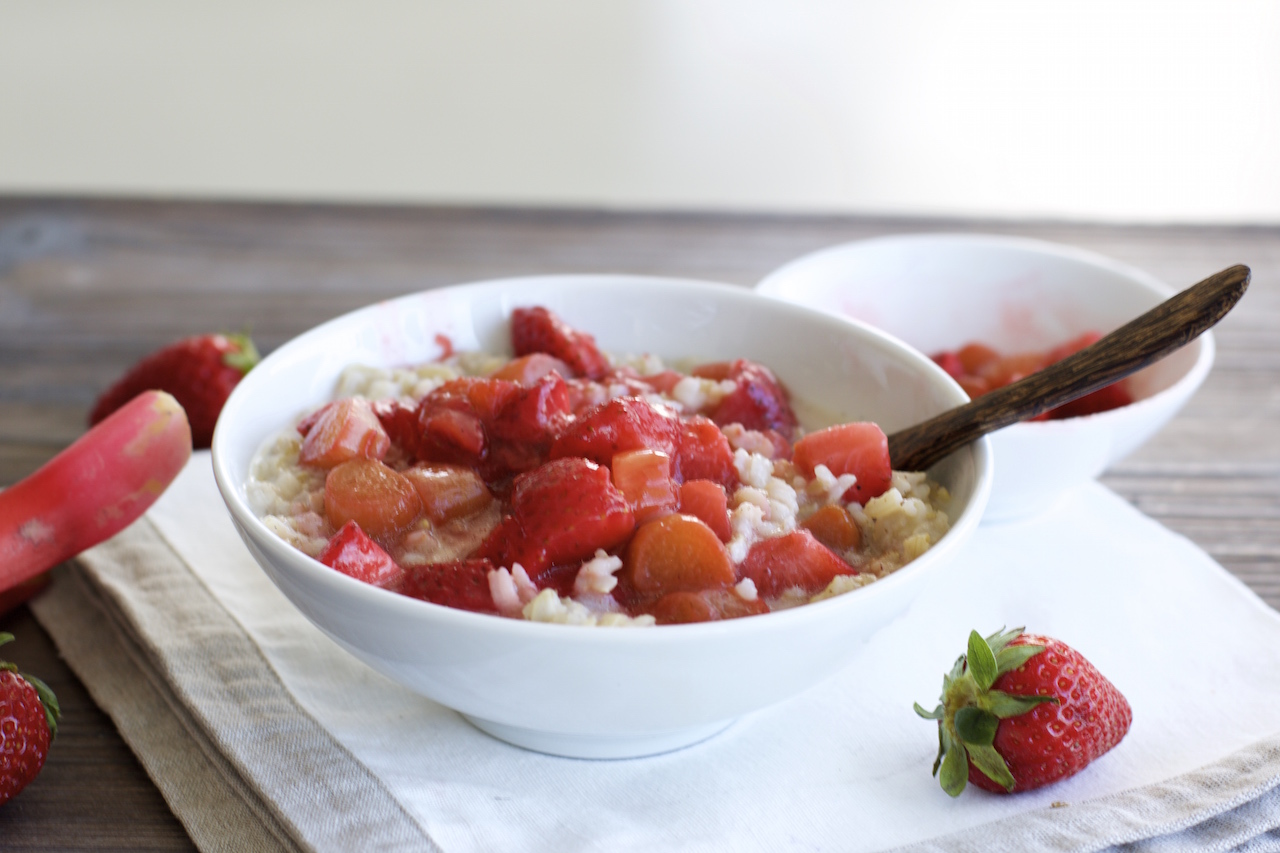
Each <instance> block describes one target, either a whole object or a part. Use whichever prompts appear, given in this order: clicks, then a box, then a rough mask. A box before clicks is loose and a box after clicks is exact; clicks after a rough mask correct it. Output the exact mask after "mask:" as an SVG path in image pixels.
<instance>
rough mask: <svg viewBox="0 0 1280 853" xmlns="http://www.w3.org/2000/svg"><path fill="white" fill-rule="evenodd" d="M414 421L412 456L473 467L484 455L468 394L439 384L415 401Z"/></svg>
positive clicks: (482, 438) (480, 429)
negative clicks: (416, 406)
mask: <svg viewBox="0 0 1280 853" xmlns="http://www.w3.org/2000/svg"><path fill="white" fill-rule="evenodd" d="M448 384H451V383H446V385H448ZM468 390H470V389H468ZM486 399H487V398H486ZM414 420H415V422H416V423H415V429H414V439H413V455H414V458H416V459H419V460H422V461H424V462H447V463H456V464H459V465H467V466H474V465H475V464H476V463H477V462H478V461H479V460H480V458H481V457H482V456H483V455H484V452H485V446H486V439H485V432H484V425H483V423H482V422H481V419H480V415H479V414H477V412H476V409H475V407H474V406H473V405H472V403H471V400H470V399H469V397H468V395H467V394H465V393H456V392H455V391H454V390H452V389H446V386H441V387H440V388H437V389H436V390H435V391H432V392H431V393H430V394H428V395H427V396H425V397H423V398H422V399H421V400H419V401H418V408H417V409H416V410H415V411H414ZM406 449H408V448H406Z"/></svg>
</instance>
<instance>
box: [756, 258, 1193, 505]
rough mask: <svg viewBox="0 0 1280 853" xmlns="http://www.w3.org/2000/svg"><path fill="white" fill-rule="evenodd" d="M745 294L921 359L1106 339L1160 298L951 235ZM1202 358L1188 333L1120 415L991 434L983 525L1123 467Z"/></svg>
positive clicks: (1121, 271) (1129, 282) (821, 264)
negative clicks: (869, 329) (848, 327)
mask: <svg viewBox="0 0 1280 853" xmlns="http://www.w3.org/2000/svg"><path fill="white" fill-rule="evenodd" d="M1193 283H1194V282H1185V283H1183V286H1190V285H1191V284H1193ZM757 290H758V291H759V292H760V293H763V294H765V295H768V296H771V297H775V298H779V299H783V300H786V301H789V302H793V303H797V304H801V305H807V306H810V307H814V308H819V309H822V310H825V311H829V312H831V313H833V314H836V315H839V316H843V317H849V318H853V319H858V320H862V321H863V322H866V323H868V324H870V325H872V326H875V327H877V328H880V329H883V330H884V331H887V332H889V333H890V334H892V335H894V336H896V337H898V338H901V339H902V340H903V341H905V342H906V343H908V344H910V345H911V346H913V347H915V348H916V349H919V350H921V351H922V352H924V353H926V354H933V353H935V352H938V351H940V350H948V349H951V350H954V349H957V348H959V347H960V346H963V345H964V344H966V343H969V342H970V341H981V342H983V343H986V344H989V345H991V346H993V347H995V348H996V349H997V350H1000V351H1001V352H1027V351H1036V350H1047V349H1049V348H1050V347H1053V346H1056V345H1057V344H1060V343H1063V342H1064V341H1067V340H1070V339H1071V338H1074V337H1076V336H1077V335H1079V334H1081V333H1083V332H1087V331H1098V332H1103V333H1106V332H1109V331H1111V330H1113V329H1115V328H1117V327H1119V326H1121V325H1123V324H1124V323H1126V322H1128V321H1129V320H1132V319H1133V318H1134V317H1137V316H1138V315H1139V314H1141V313H1142V312H1144V311H1146V310H1147V309H1148V308H1151V307H1153V306H1155V305H1157V304H1158V303H1160V302H1161V301H1163V300H1164V299H1166V298H1168V297H1169V296H1172V295H1173V293H1174V291H1173V290H1172V289H1170V288H1169V287H1168V286H1167V285H1165V284H1164V283H1162V282H1161V281H1159V280H1157V279H1155V278H1154V277H1152V276H1151V275H1149V274H1147V273H1145V272H1143V271H1142V270H1139V269H1135V268H1134V267H1131V266H1127V265H1125V264H1121V263H1119V262H1117V261H1114V260H1111V259H1109V258H1106V257H1103V256H1101V255H1097V254H1093V253H1091V252H1086V251H1082V250H1080V249H1075V248H1071V247H1068V246H1060V245H1056V244H1053V243H1045V242H1042V241H1038V240H1027V239H1020V238H1014V237H999V236H986V235H959V234H925V235H911V236H896V237H884V238H880V239H874V240H865V241H861V242H856V243H847V244H844V245H841V246H835V247H833V248H830V249H825V250H823V251H819V252H815V253H813V254H811V255H806V256H805V257H802V258H800V259H798V260H796V261H793V262H791V263H789V264H787V265H785V266H783V267H781V268H780V269H778V270H776V271H775V272H773V273H771V274H769V275H768V276H767V277H766V278H765V279H764V280H763V281H761V282H760V283H759V285H757ZM1213 353H1214V345H1213V337H1212V336H1211V335H1209V334H1205V335H1202V336H1201V337H1200V338H1199V339H1198V340H1196V341H1194V342H1193V343H1192V344H1190V345H1189V346H1187V347H1184V348H1183V349H1181V350H1179V351H1178V352H1176V353H1173V354H1172V355H1170V356H1168V357H1167V358H1165V359H1163V360H1162V361H1160V362H1158V363H1157V364H1154V365H1152V366H1150V367H1149V368H1147V369H1146V370H1144V371H1142V372H1140V373H1138V374H1136V375H1135V376H1133V377H1131V378H1130V379H1129V382H1130V391H1131V392H1132V393H1133V396H1134V398H1135V402H1134V403H1133V404H1131V405H1128V406H1124V407H1121V408H1119V409H1113V410H1111V411H1108V412H1101V413H1099V414H1096V415H1089V416H1086V417H1079V418H1071V419H1067V420H1054V421H1037V422H1033V423H1021V424H1015V425H1013V426H1011V427H1008V428H1006V429H1004V430H1001V431H1000V432H997V433H995V434H994V435H993V436H992V447H993V449H994V451H995V458H996V463H995V464H996V477H995V482H994V484H993V486H992V491H991V500H990V502H989V503H988V505H987V514H986V520H988V521H1008V520H1014V519H1019V518H1025V517H1028V516H1032V515H1036V514H1039V513H1041V512H1044V511H1045V510H1047V509H1049V508H1050V507H1052V506H1053V505H1054V504H1055V503H1056V502H1057V501H1058V500H1059V499H1061V497H1062V496H1063V495H1065V494H1066V493H1067V492H1069V491H1070V490H1071V489H1072V488H1074V487H1077V486H1079V485H1080V484H1083V483H1085V482H1087V481H1089V480H1091V479H1093V478H1095V477H1097V476H1098V475H1099V474H1101V473H1102V472H1103V471H1104V470H1105V469H1106V468H1107V467H1108V466H1110V465H1112V464H1113V463H1115V462H1117V461H1119V460H1120V459H1122V458H1123V457H1125V456H1127V455H1128V454H1129V453H1131V452H1132V451H1133V450H1134V449H1135V448H1137V447H1138V446H1139V445H1140V444H1142V443H1143V442H1144V441H1146V440H1147V439H1148V438H1150V437H1151V436H1152V435H1154V434H1155V433H1156V432H1157V431H1158V430H1159V429H1160V428H1161V427H1163V426H1164V425H1165V423H1167V422H1168V421H1169V419H1170V418H1172V417H1173V415H1174V413H1175V412H1177V411H1178V409H1179V408H1181V407H1182V405H1183V404H1184V403H1186V401H1187V399H1188V398H1189V397H1190V396H1191V394H1192V393H1193V392H1194V391H1195V390H1196V388H1198V387H1199V386H1200V383H1201V382H1203V381H1204V378H1205V376H1206V375H1207V374H1208V372H1209V367H1210V365H1211V364H1212V363H1213Z"/></svg>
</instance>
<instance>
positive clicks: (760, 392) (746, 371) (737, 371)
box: [695, 359, 798, 441]
mask: <svg viewBox="0 0 1280 853" xmlns="http://www.w3.org/2000/svg"><path fill="white" fill-rule="evenodd" d="M709 368H710V366H704V367H703V368H702V369H703V370H704V372H705V371H707V370H709ZM695 374H696V375H704V374H703V373H698V372H697V371H696V370H695ZM707 378H717V377H716V376H715V375H714V372H713V373H712V374H711V375H707ZM724 378H726V379H732V380H733V381H734V382H736V383H737V384H738V387H737V388H736V389H735V390H734V391H733V393H731V394H729V395H728V396H727V397H725V398H724V399H723V400H721V401H720V404H719V405H718V406H716V408H715V410H714V411H712V413H711V420H713V421H715V422H716V423H717V424H719V425H720V426H726V425H728V424H734V423H737V424H742V425H743V426H744V427H746V428H747V429H757V430H760V431H761V432H763V431H765V430H769V429H772V430H777V431H778V432H779V433H781V434H782V436H783V437H784V438H786V439H787V440H788V441H790V440H791V439H792V438H793V437H794V436H795V431H796V426H797V425H798V421H797V420H796V414H795V412H794V411H792V409H791V401H790V398H789V397H788V395H787V391H786V389H785V388H783V387H782V383H781V382H779V381H778V378H777V377H776V376H774V375H773V371H771V370H769V368H767V367H765V366H764V365H762V364H756V363H755V362H754V361H748V360H747V359H738V360H737V361H734V362H731V363H730V364H729V368H728V371H727V374H726V375H725V377H724Z"/></svg>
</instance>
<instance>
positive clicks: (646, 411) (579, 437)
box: [551, 397, 681, 465]
mask: <svg viewBox="0 0 1280 853" xmlns="http://www.w3.org/2000/svg"><path fill="white" fill-rule="evenodd" d="M680 428H681V427H680V421H678V420H676V418H675V416H674V415H672V414H671V413H670V412H669V411H667V410H666V409H662V408H658V407H656V406H654V405H653V404H651V403H650V402H649V401H648V400H645V399H642V398H640V397H617V398H615V399H613V400H609V401H608V402H606V403H603V404H601V405H599V406H597V407H596V408H594V409H592V410H590V411H589V412H587V413H586V414H585V415H583V416H582V417H581V418H579V419H578V420H577V421H575V422H573V423H572V424H570V425H569V427H568V429H566V430H565V431H564V432H563V433H562V434H561V435H560V437H559V438H557V439H556V440H555V441H554V442H553V443H552V445H551V458H552V459H560V458H562V457H573V456H578V457H582V458H584V459H590V460H591V461H593V462H596V463H599V464H600V465H608V464H610V463H611V462H612V461H613V455H614V454H615V453H621V452H623V451H627V450H660V451H662V452H663V453H666V454H667V455H668V456H671V455H674V454H673V451H674V449H675V446H676V441H677V437H678V435H679V432H680Z"/></svg>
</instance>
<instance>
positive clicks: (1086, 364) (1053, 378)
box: [889, 264, 1249, 471]
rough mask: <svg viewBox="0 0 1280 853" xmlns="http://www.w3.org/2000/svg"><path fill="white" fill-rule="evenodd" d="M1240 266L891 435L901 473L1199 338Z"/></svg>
mask: <svg viewBox="0 0 1280 853" xmlns="http://www.w3.org/2000/svg"><path fill="white" fill-rule="evenodd" d="M1248 286H1249V268H1248V267H1246V266H1243V265H1240V264H1237V265H1235V266H1233V267H1229V268H1227V269H1225V270H1223V271H1222V272H1219V273H1215V274H1213V275H1211V276H1209V277H1208V278H1206V279H1205V280H1204V281H1202V282H1200V283H1199V284H1195V285H1192V286H1191V287H1189V288H1187V289H1186V290H1184V291H1182V292H1181V293H1179V294H1177V295H1176V296H1173V297H1170V298H1169V299H1166V300H1165V301H1164V302H1162V303H1160V304H1159V305H1157V306H1156V307H1155V308H1152V309H1151V310H1150V311H1148V312H1147V313H1145V314H1143V315H1142V316H1140V317H1138V318H1137V319H1136V320H1132V321H1130V322H1129V323H1127V324H1125V325H1123V326H1121V327H1120V328H1118V329H1116V330H1115V331H1114V332H1112V333H1111V334H1109V335H1107V336H1106V337H1104V338H1102V339H1101V340H1099V341H1098V342H1096V343H1094V344H1092V345H1090V346H1087V347H1085V348H1084V349H1082V350H1080V351H1079V352H1077V353H1075V354H1073V355H1070V356H1068V357H1066V358H1064V359H1062V360H1061V361H1058V362H1055V363H1054V364H1051V365H1049V366H1048V367H1046V368H1045V369H1044V370H1041V371H1038V372H1036V373H1033V374H1031V375H1030V376H1027V377H1025V378H1023V379H1020V380H1018V381H1017V382H1014V383H1012V384H1010V385H1006V386H1005V387H1003V388H998V389H996V390H995V391H992V392H990V393H988V394H983V395H982V396H981V397H978V398H977V399H976V400H972V401H970V402H968V403H966V404H965V405H963V406H960V407H958V408H955V409H950V410H948V411H945V412H943V413H942V414H940V415H937V416H936V417H933V418H930V419H929V420H927V421H924V422H923V423H919V424H916V425H915V426H911V427H907V428H906V429H904V430H899V431H898V432H895V433H894V434H893V435H891V436H889V458H890V459H891V460H892V463H893V467H894V468H895V469H896V470H899V471H923V470H925V469H926V468H928V467H929V466H930V465H932V464H933V463H935V462H937V461H938V460H939V459H942V458H943V457H944V456H946V455H947V454H948V453H950V452H951V451H953V450H955V449H956V448H959V447H962V446H964V445H966V444H968V443H969V442H971V441H974V440H976V439H978V438H980V437H982V436H984V435H986V434H987V433H989V432H994V431H995V430H998V429H1000V428H1002V427H1006V426H1008V425H1009V424H1011V423H1014V422H1016V421H1021V420H1025V419H1027V418H1033V417H1035V416H1036V415H1038V414H1040V413H1042V412H1046V411H1048V410H1049V409H1052V408H1055V407H1057V406H1061V405H1062V404H1063V403H1069V402H1071V401H1072V400H1074V399H1076V398H1077V397H1083V396H1084V395H1085V394H1089V393H1091V392H1093V391H1097V390H1098V389H1099V388H1102V387H1103V386H1106V385H1110V384H1111V383H1112V382H1115V381H1116V380H1118V379H1123V378H1124V377H1126V376H1128V375H1129V374H1130V373H1133V372H1135V371H1137V370H1139V369H1141V368H1143V367H1146V366H1147V365H1149V364H1151V363H1152V362H1154V361H1157V360H1158V359H1160V358H1163V357H1164V356H1166V355H1168V354H1169V353H1171V352H1173V351H1174V350H1176V349H1178V348H1179V347H1181V346H1184V345H1186V344H1187V343H1189V342H1190V341H1192V340H1194V339H1195V338H1196V337H1197V336H1199V335H1200V334H1201V333H1202V332H1204V331H1205V330H1206V329H1208V328H1209V327H1210V326H1212V325H1213V324H1214V323H1217V322H1218V321H1219V320H1221V319H1222V318H1223V316H1224V315H1225V314H1226V313H1227V312H1228V311H1230V310H1231V308H1232V306H1233V305H1235V304H1236V302H1237V301H1239V299H1240V297H1241V296H1242V295H1244V291H1245V288H1247V287H1248Z"/></svg>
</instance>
